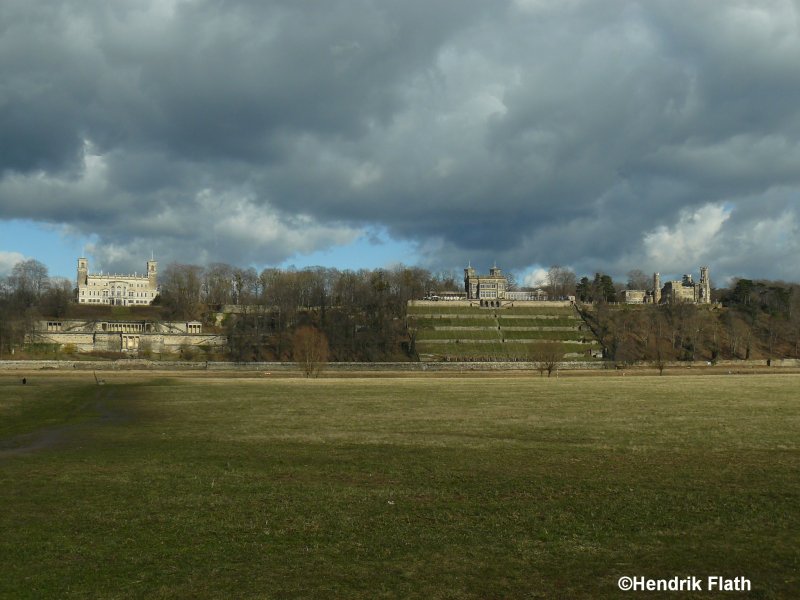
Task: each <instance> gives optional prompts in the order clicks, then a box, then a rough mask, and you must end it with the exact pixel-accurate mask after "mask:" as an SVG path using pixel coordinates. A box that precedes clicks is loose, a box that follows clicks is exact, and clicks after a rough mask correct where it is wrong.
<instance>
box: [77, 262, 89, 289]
mask: <svg viewBox="0 0 800 600" xmlns="http://www.w3.org/2000/svg"><path fill="white" fill-rule="evenodd" d="M88 275H89V261H88V260H86V259H85V258H83V257H81V258H79V259H78V287H81V286H82V285H86V280H87V277H88Z"/></svg>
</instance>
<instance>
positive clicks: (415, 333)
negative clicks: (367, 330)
mask: <svg viewBox="0 0 800 600" xmlns="http://www.w3.org/2000/svg"><path fill="white" fill-rule="evenodd" d="M407 326H408V332H409V337H410V338H411V339H412V340H413V347H414V349H415V351H416V353H417V355H418V356H419V358H420V360H422V361H442V360H448V361H459V360H464V361H475V360H485V361H490V360H512V361H514V360H529V359H530V355H531V352H532V349H533V348H535V347H536V346H540V345H541V344H546V343H558V342H560V343H562V344H563V345H564V348H565V350H566V355H565V359H566V360H592V359H593V355H596V354H597V353H598V352H599V350H600V345H599V343H598V342H597V340H596V339H595V338H594V335H593V334H592V332H591V330H589V328H588V327H587V326H586V324H585V323H584V322H583V320H582V319H581V317H580V316H579V314H578V313H577V311H576V310H575V309H574V308H573V307H571V306H563V304H562V303H548V302H541V303H537V305H528V306H515V307H511V308H478V307H469V306H463V305H454V304H450V303H447V302H442V303H430V302H427V303H422V302H412V303H411V304H410V305H409V307H408V317H407Z"/></svg>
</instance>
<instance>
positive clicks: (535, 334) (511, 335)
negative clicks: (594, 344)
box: [502, 329, 594, 341]
mask: <svg viewBox="0 0 800 600" xmlns="http://www.w3.org/2000/svg"><path fill="white" fill-rule="evenodd" d="M502 335H503V338H505V339H507V340H563V341H567V340H573V341H575V340H582V339H584V338H586V339H587V340H590V339H594V336H592V334H591V332H588V331H586V332H583V331H538V330H535V329H527V330H525V329H522V330H520V329H504V330H503V333H502Z"/></svg>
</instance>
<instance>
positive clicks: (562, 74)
mask: <svg viewBox="0 0 800 600" xmlns="http://www.w3.org/2000/svg"><path fill="white" fill-rule="evenodd" d="M0 23H2V24H3V25H2V26H0V136H2V139H3V142H4V143H3V145H2V148H0V174H2V175H1V176H0V177H1V178H0V218H6V219H9V218H28V219H34V220H38V221H42V222H49V223H64V224H67V225H69V226H70V227H72V228H74V229H76V230H78V231H83V232H84V233H86V234H89V233H93V234H95V235H96V236H97V239H98V247H97V250H96V251H97V253H98V254H105V256H106V257H107V260H108V261H109V262H111V263H113V262H115V261H116V262H119V263H123V262H125V260H126V258H125V257H126V255H127V254H128V253H129V252H131V253H136V254H137V255H138V254H140V253H141V249H142V248H143V247H144V248H154V249H155V250H157V251H158V252H159V253H160V254H161V255H162V256H163V257H164V258H165V259H166V260H169V259H175V260H184V261H192V262H199V261H203V260H228V261H231V262H237V263H245V262H256V263H259V264H265V263H269V262H275V261H280V260H283V259H285V258H287V257H288V256H291V255H292V254H294V253H295V252H311V251H314V250H317V249H320V248H325V247H330V246H331V245H337V244H346V243H349V242H350V241H352V240H354V239H355V238H356V237H358V236H359V235H361V234H363V233H364V232H365V231H367V230H370V228H374V227H379V228H383V229H385V230H386V231H388V232H390V234H391V235H393V236H395V237H396V238H397V239H404V240H412V241H416V242H417V243H418V244H419V248H420V254H421V260H422V261H423V262H426V263H427V264H429V265H430V266H432V267H440V266H445V267H450V266H454V265H460V264H462V263H464V262H465V261H466V260H468V259H472V260H473V261H474V262H477V263H479V264H485V263H488V262H490V261H492V260H497V261H498V262H499V263H501V264H502V265H503V266H505V267H507V268H526V267H530V266H534V265H544V266H547V265H549V264H552V263H560V264H566V265H571V266H573V267H575V268H576V269H578V270H581V271H585V272H590V271H592V270H595V269H607V270H610V271H614V272H615V273H617V274H622V273H624V272H625V271H627V270H629V269H630V268H643V269H647V270H650V269H653V270H655V269H658V270H661V271H664V272H669V271H670V270H675V271H684V270H690V269H694V268H695V267H696V266H697V264H699V263H700V262H707V263H709V264H711V265H712V268H714V269H715V274H717V275H725V276H727V275H735V274H747V275H750V276H776V277H777V276H781V277H786V278H790V279H792V278H793V279H798V278H800V273H798V272H797V271H796V270H795V267H791V266H787V264H786V263H783V264H782V265H779V263H777V262H776V261H775V260H774V257H773V255H774V254H775V253H776V252H781V251H783V252H791V251H796V250H797V249H798V237H797V235H796V234H797V222H798V220H800V217H799V216H798V202H797V199H798V192H800V171H798V169H797V168H796V165H797V164H800V144H799V143H798V140H799V139H800V137H799V135H800V102H798V100H800V71H798V69H797V68H796V62H797V56H799V55H800V25H799V24H798V10H797V7H796V5H795V3H793V2H791V1H789V0H785V1H779V0H775V1H772V2H768V1H764V2H745V1H740V2H730V3H724V4H719V3H697V2H689V1H686V2H677V3H676V2H674V1H672V2H658V1H652V2H625V1H617V2H581V1H575V0H570V1H568V0H562V1H552V2H550V1H545V0H517V1H508V2H493V3H487V2H483V1H478V0H475V1H470V2H468V1H448V2H445V1H440V2H421V1H420V2H409V1H406V2H376V1H374V0H373V1H368V0H360V1H359V0H350V1H343V2H336V3H326V4H324V5H321V4H319V3H316V2H302V1H301V2H298V1H292V2H289V1H286V2H279V1H273V2H255V1H253V2H244V1H240V2H234V1H229V2H216V1H211V0H207V1H203V0H197V1H191V0H187V1H178V0H175V1H166V0H165V1H160V2H159V1H156V0H153V1H151V2H149V3H147V2H132V1H129V2H124V1H119V2H113V3H107V2H99V1H97V2H72V1H68V0H62V1H60V2H57V1H52V2H39V3H29V2H22V1H16V0H12V1H8V2H4V3H3V4H2V5H0ZM770 228H772V229H774V230H776V231H779V232H780V235H778V236H777V237H775V239H778V240H780V241H779V242H777V243H776V244H777V245H776V244H772V245H766V246H764V245H762V243H761V240H760V238H759V237H758V235H761V232H765V231H769V230H770ZM673 246H674V247H673ZM765 247H769V249H768V250H762V248H765ZM684 263H688V264H684Z"/></svg>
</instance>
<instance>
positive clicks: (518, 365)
mask: <svg viewBox="0 0 800 600" xmlns="http://www.w3.org/2000/svg"><path fill="white" fill-rule="evenodd" d="M716 364H717V366H723V367H731V368H732V369H734V368H735V369H747V368H755V367H759V368H761V367H767V366H768V365H767V361H766V360H748V361H744V360H739V361H733V360H729V361H719V362H717V363H716ZM632 366H633V367H639V368H642V367H652V365H651V364H648V363H637V364H635V365H632ZM666 366H667V368H703V367H707V366H708V363H706V362H703V361H696V362H670V363H667V365H666ZM770 366H772V367H793V368H800V360H798V359H777V360H775V359H774V360H772V361H771V362H770ZM559 368H560V369H563V370H603V369H609V368H614V365H613V364H612V363H605V362H601V361H596V362H581V361H569V362H564V363H562V364H561V365H560V367H559ZM36 370H59V371H76V370H82V371H118V370H119V371H123V370H142V371H193V370H194V371H267V372H272V371H275V372H293V371H294V372H297V371H300V368H299V367H298V366H297V364H296V363H291V362H283V363H280V362H255V363H235V362H194V361H158V360H145V359H120V360H113V361H94V360H91V361H90V360H87V361H69V360H2V361H0V371H36ZM325 370H326V371H331V372H349V371H371V372H380V371H404V372H437V371H450V372H453V371H459V372H460V371H525V370H527V371H530V370H534V366H533V364H532V363H529V362H522V361H520V362H386V363H380V362H347V363H328V364H327V365H326V367H325Z"/></svg>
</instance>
